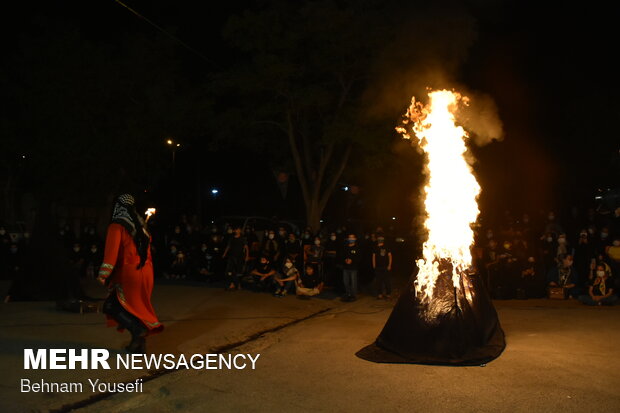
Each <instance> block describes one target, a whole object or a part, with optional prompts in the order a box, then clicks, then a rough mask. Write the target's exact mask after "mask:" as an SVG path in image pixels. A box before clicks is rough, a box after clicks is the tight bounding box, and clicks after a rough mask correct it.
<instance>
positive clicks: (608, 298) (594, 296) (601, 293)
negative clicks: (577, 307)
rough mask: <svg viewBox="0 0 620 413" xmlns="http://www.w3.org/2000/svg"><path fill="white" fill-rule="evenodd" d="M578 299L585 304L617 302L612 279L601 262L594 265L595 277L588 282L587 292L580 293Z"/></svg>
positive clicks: (611, 303) (612, 303)
mask: <svg viewBox="0 0 620 413" xmlns="http://www.w3.org/2000/svg"><path fill="white" fill-rule="evenodd" d="M579 301H581V302H582V303H584V304H586V305H614V304H616V303H617V302H618V296H617V295H616V294H614V285H613V280H612V279H611V276H610V273H609V270H607V269H606V268H605V266H604V265H603V264H599V265H597V266H596V277H595V278H594V279H593V280H592V281H591V282H590V286H589V288H588V294H587V295H586V294H583V295H580V296H579Z"/></svg>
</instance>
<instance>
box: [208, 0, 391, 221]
mask: <svg viewBox="0 0 620 413" xmlns="http://www.w3.org/2000/svg"><path fill="white" fill-rule="evenodd" d="M341 4H342V5H341ZM379 4H380V3H379V2H373V1H370V2H354V1H351V2H338V3H337V2H334V1H329V0H327V1H316V2H300V3H297V2H296V3H295V4H290V2H281V1H274V2H268V4H267V7H265V8H262V9H259V10H255V11H246V12H245V13H244V14H243V15H241V16H237V17H234V18H232V19H231V20H230V21H229V23H228V25H227V28H226V31H225V33H226V37H227V39H229V40H230V41H231V42H232V44H233V45H235V46H236V47H237V48H238V49H239V50H241V51H242V52H243V55H242V57H241V58H242V59H243V61H242V63H241V64H237V65H235V66H234V67H233V68H231V69H230V70H229V71H228V72H227V73H224V74H222V75H221V76H218V77H216V78H215V79H214V82H213V84H214V90H215V91H216V92H219V93H220V95H222V96H226V95H227V96H228V97H229V99H228V100H229V102H228V107H229V108H230V107H233V108H234V110H233V111H232V113H234V114H232V115H231V111H230V110H228V111H223V112H222V113H220V117H219V119H220V127H221V123H234V124H235V125H240V124H241V125H243V127H244V128H246V129H245V131H244V135H245V136H244V138H243V140H244V143H245V144H249V145H254V146H255V147H258V148H260V149H262V150H263V151H265V152H266V153H268V155H269V158H270V160H271V162H272V164H279V165H280V167H284V168H286V167H287V166H289V167H292V168H293V169H294V171H295V173H296V176H297V179H298V180H299V183H300V186H301V192H302V195H303V200H304V203H305V207H306V220H307V224H308V225H309V226H310V227H312V228H313V229H315V230H317V229H318V228H319V226H320V224H319V223H320V219H321V215H322V213H323V210H324V209H325V206H326V205H327V202H328V200H329V198H330V196H331V195H332V193H333V192H334V190H335V189H336V188H337V186H338V183H339V180H340V179H341V177H342V175H343V173H344V171H345V168H346V167H347V164H348V162H349V160H350V159H351V156H352V153H354V152H355V151H359V150H361V149H363V147H364V146H365V145H367V144H368V143H369V142H370V141H372V139H376V138H377V137H380V136H381V135H380V134H379V135H378V134H375V133H373V132H374V128H376V126H377V123H376V122H375V121H374V120H369V119H368V117H367V116H365V112H366V110H367V107H366V106H367V102H365V101H364V91H365V88H366V86H367V84H368V82H369V80H370V79H371V78H372V70H373V59H374V58H375V57H376V55H377V53H378V52H379V51H380V50H381V44H382V43H384V42H385V41H387V38H388V34H389V30H388V27H389V24H388V23H389V22H388V21H387V20H388V19H382V18H377V13H381V9H380V7H379ZM370 27H372V30H369V28H370ZM230 96H235V97H236V99H232V101H231V99H230ZM233 119H234V121H233ZM220 132H221V131H220ZM235 133H236V134H238V133H240V132H239V130H236V131H235V132H232V133H230V134H229V135H227V136H225V137H226V138H228V139H234V138H233V134H235ZM249 134H251V135H253V136H252V137H251V138H248V137H247V135H249ZM281 138H284V139H281ZM287 152H288V153H287ZM289 153H290V155H289ZM289 157H290V159H287V158H289Z"/></svg>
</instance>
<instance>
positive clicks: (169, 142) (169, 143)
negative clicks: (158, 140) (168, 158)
mask: <svg viewBox="0 0 620 413" xmlns="http://www.w3.org/2000/svg"><path fill="white" fill-rule="evenodd" d="M166 143H167V144H168V145H172V144H173V143H174V142H172V139H168V140H167V141H166Z"/></svg>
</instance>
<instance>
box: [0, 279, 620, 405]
mask: <svg viewBox="0 0 620 413" xmlns="http://www.w3.org/2000/svg"><path fill="white" fill-rule="evenodd" d="M154 304H155V307H156V309H157V311H158V314H159V315H160V318H161V319H162V320H163V321H164V322H165V324H166V330H165V331H164V332H163V333H162V334H160V335H158V336H154V337H152V338H151V339H150V340H149V348H148V350H149V352H151V353H175V354H181V353H183V354H187V355H190V354H193V353H206V352H221V353H224V354H232V355H235V354H253V355H256V354H260V357H259V359H258V360H257V362H256V368H255V369H254V370H252V369H250V368H246V369H242V370H235V369H221V370H204V369H202V370H194V369H181V370H178V371H174V370H166V371H164V372H163V374H162V372H159V373H158V372H151V373H149V372H145V371H132V370H125V369H122V370H116V371H112V370H109V371H102V370H97V371H92V370H54V371H42V370H37V371H25V370H23V354H22V353H23V348H30V347H29V346H31V347H33V348H35V347H37V346H38V347H41V348H51V347H59V348H71V347H74V348H110V349H117V350H119V351H120V349H122V346H123V345H124V344H126V342H127V339H128V337H127V336H126V335H121V334H117V333H116V332H115V331H113V330H112V329H106V328H104V327H103V320H102V316H101V315H100V314H84V315H80V314H74V313H63V312H58V311H57V310H55V308H54V305H53V303H9V304H8V305H5V306H4V307H3V308H2V310H1V311H0V326H1V330H0V343H1V350H2V351H1V352H0V365H2V366H3V371H4V372H3V374H2V376H1V377H0V391H1V395H0V411H2V412H12V411H17V412H21V411H70V410H76V411H83V412H120V411H122V412H204V411H209V412H220V411H221V412H238V411H251V412H254V411H256V412H262V411H292V410H297V411H319V412H321V411H326V412H327V411H329V412H349V411H369V412H374V411H377V412H378V411H386V410H392V411H407V412H412V411H413V412H417V411H420V412H422V411H423V412H435V411H438V412H454V411H458V412H528V413H531V412H556V411H557V412H560V411H561V412H573V411H574V412H581V413H582V412H595V411H596V412H617V411H620V390H619V389H620V362H619V360H618V357H619V355H620V351H619V344H618V343H620V307H586V306H583V305H581V304H580V303H578V302H575V301H572V300H569V301H550V300H523V301H518V300H509V301H495V302H494V304H495V306H496V308H497V310H498V314H499V318H500V322H501V324H502V327H503V328H504V331H505V333H506V340H507V347H506V350H505V351H504V353H503V354H502V355H501V356H500V357H499V358H498V359H496V360H494V361H492V362H490V363H489V364H487V365H486V366H484V367H479V366H476V367H449V366H423V365H413V364H378V363H372V362H368V361H365V360H362V359H359V358H357V357H356V356H355V353H356V352H357V351H358V350H359V349H361V348H362V347H364V346H366V345H367V344H370V343H371V342H373V341H374V339H375V338H376V336H377V334H378V333H379V332H380V330H381V328H382V327H383V324H384V323H385V321H386V319H387V317H388V316H389V314H390V312H391V308H392V306H393V304H394V301H391V302H386V301H382V300H376V299H374V298H373V297H371V296H368V295H362V296H360V299H359V300H358V301H356V302H354V303H342V302H340V301H339V300H338V299H337V298H335V296H334V295H333V294H331V295H330V294H328V296H327V298H323V299H311V300H300V299H297V298H296V297H293V296H288V297H284V298H281V299H278V298H274V297H272V296H270V295H268V294H261V293H253V292H249V291H239V292H233V293H226V292H224V291H222V290H221V289H219V288H218V289H216V288H206V287H201V286H195V285H163V286H162V285H160V286H157V288H156V290H155V293H154ZM149 374H151V376H149ZM23 377H29V378H32V379H37V378H39V377H43V378H47V379H49V380H54V381H82V380H86V378H88V377H92V378H100V379H101V380H102V381H131V380H135V378H137V377H143V378H145V379H146V380H145V382H144V384H143V391H142V392H140V393H118V394H100V393H95V394H93V393H91V392H90V390H88V389H86V387H85V391H84V392H83V393H50V394H46V393H21V392H20V389H19V380H20V379H21V378H23Z"/></svg>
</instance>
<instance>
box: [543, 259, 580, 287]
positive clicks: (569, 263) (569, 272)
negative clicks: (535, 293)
mask: <svg viewBox="0 0 620 413" xmlns="http://www.w3.org/2000/svg"><path fill="white" fill-rule="evenodd" d="M558 262H559V265H557V266H556V267H554V268H552V269H551V271H549V273H548V274H547V287H550V288H551V287H562V288H564V289H565V291H566V290H567V291H568V294H569V295H570V296H571V297H577V296H578V291H577V287H576V286H577V280H578V279H579V277H578V276H577V272H576V271H575V269H574V268H573V256H572V255H570V254H561V255H559V256H558Z"/></svg>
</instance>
